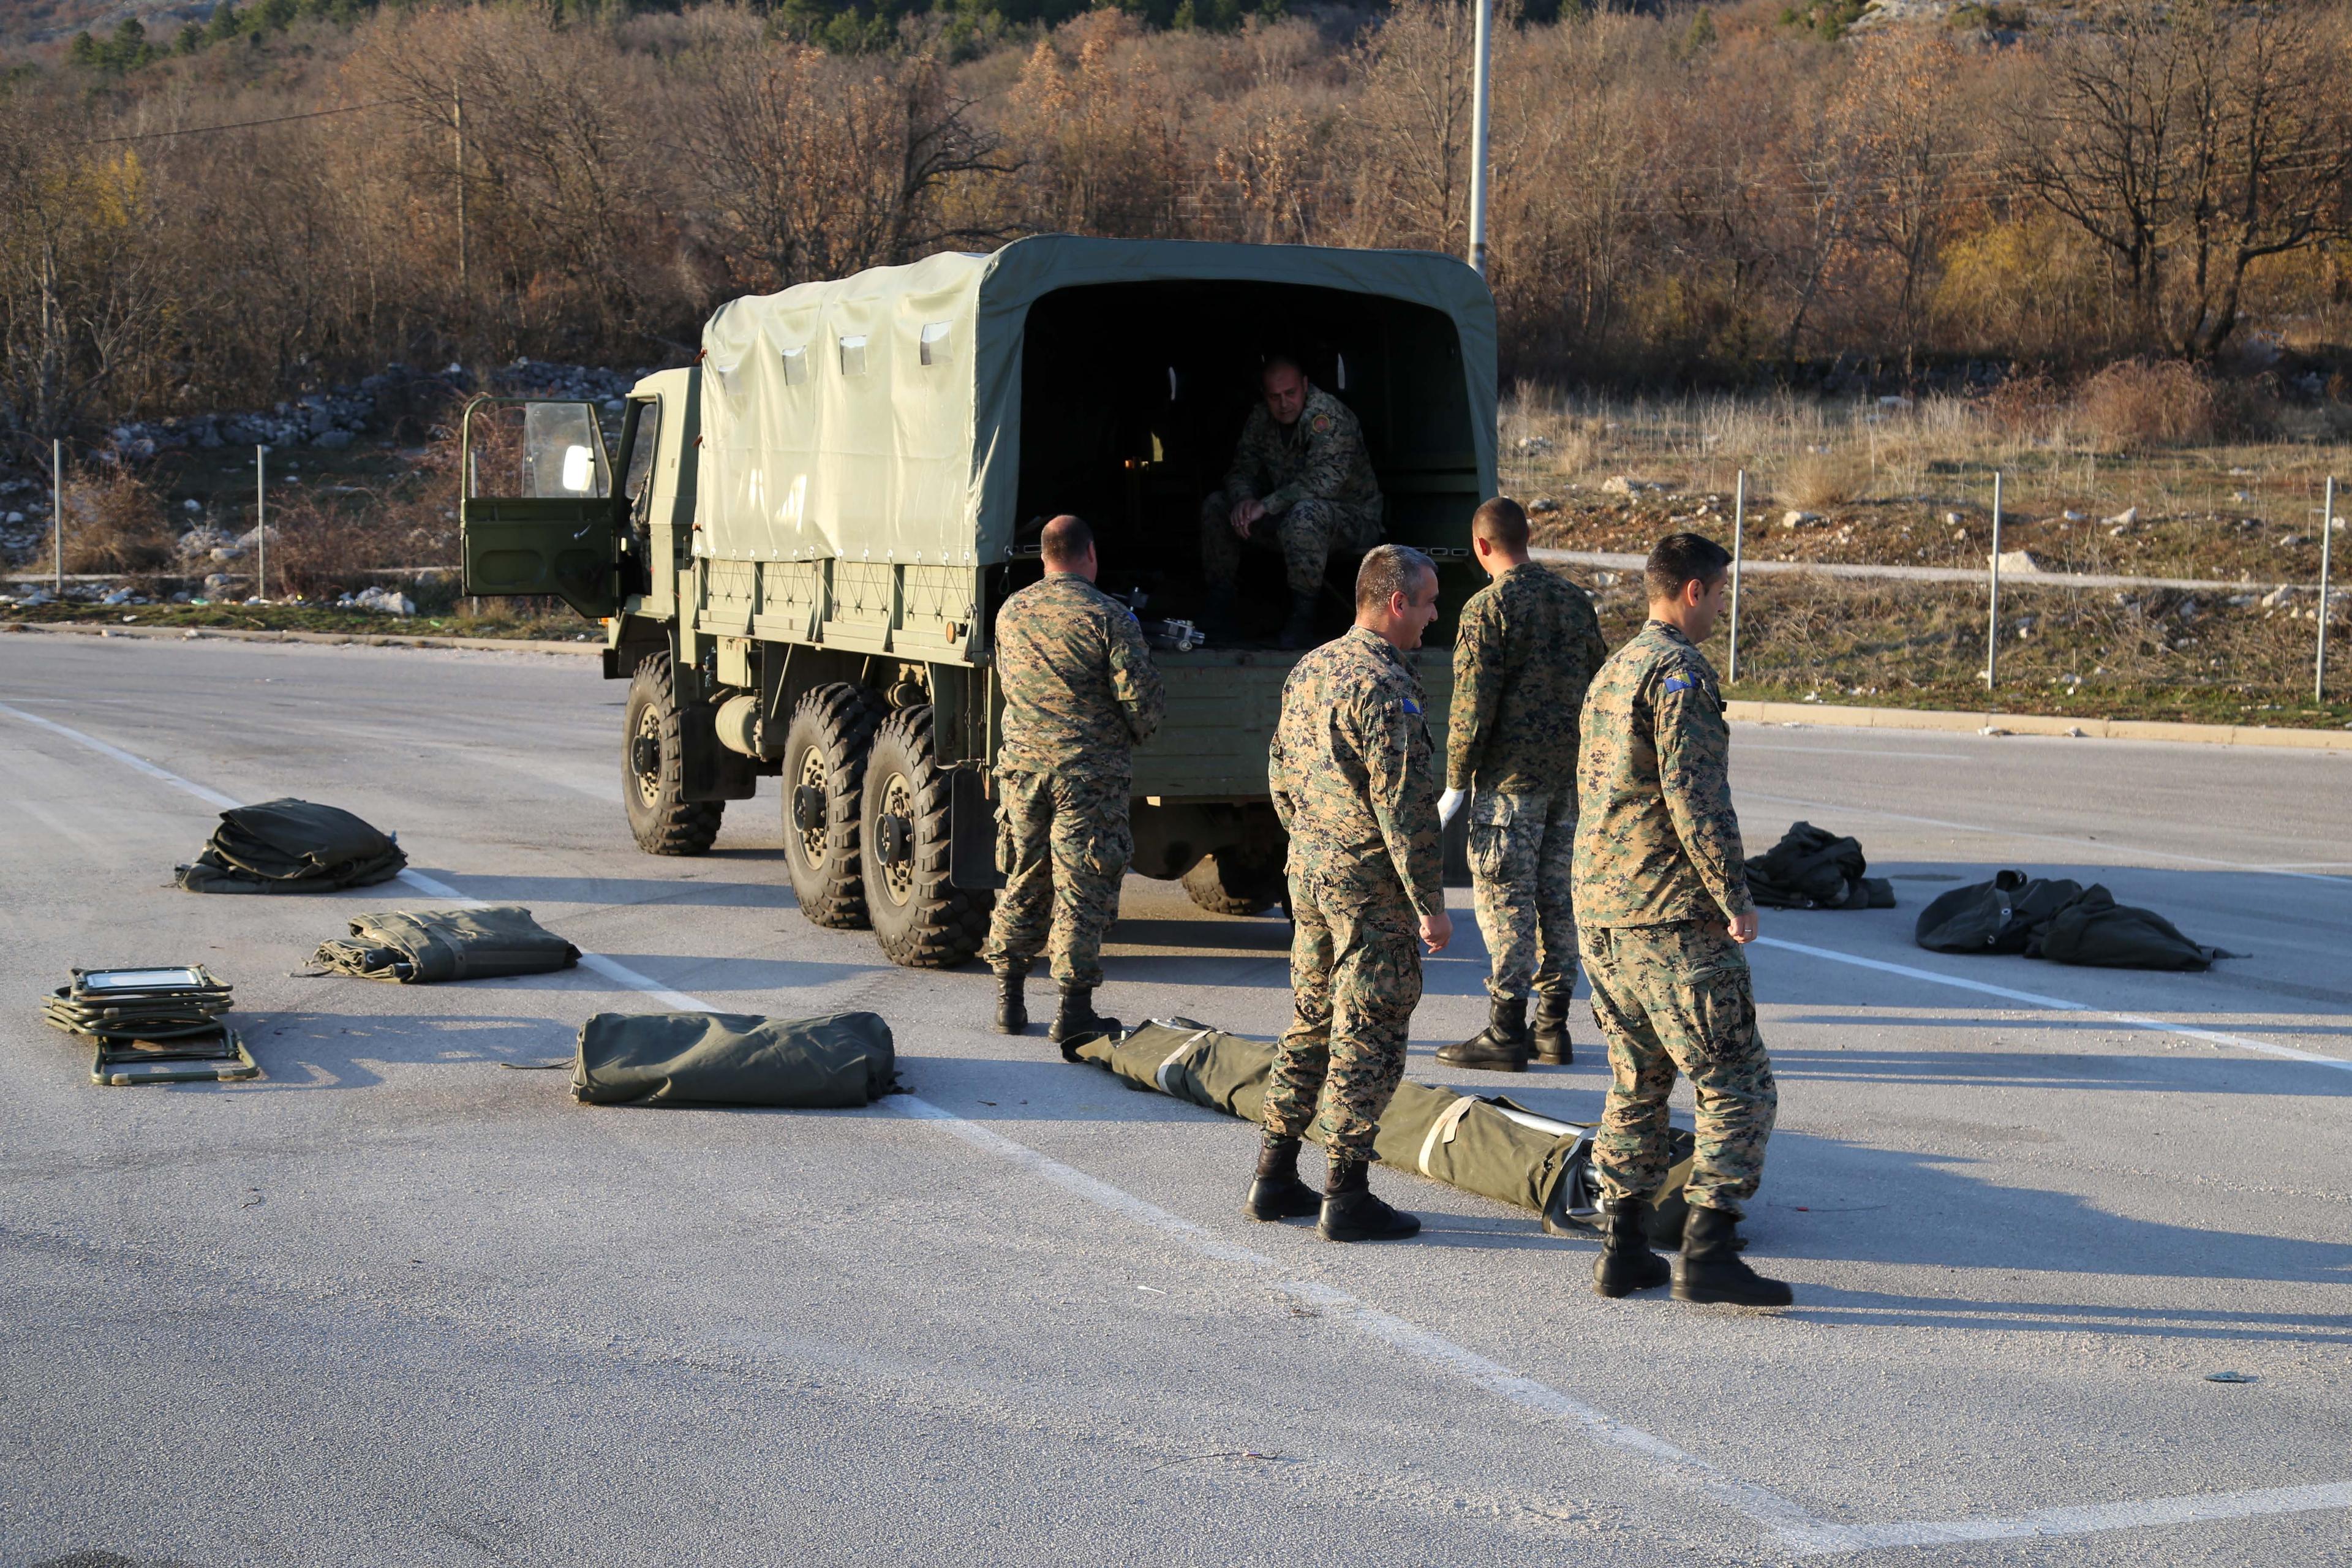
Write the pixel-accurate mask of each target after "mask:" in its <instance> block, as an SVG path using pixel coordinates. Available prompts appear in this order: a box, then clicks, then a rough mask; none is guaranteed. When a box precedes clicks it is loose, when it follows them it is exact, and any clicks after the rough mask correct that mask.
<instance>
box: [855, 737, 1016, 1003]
mask: <svg viewBox="0 0 2352 1568" xmlns="http://www.w3.org/2000/svg"><path fill="white" fill-rule="evenodd" d="M954 779H955V775H954V774H953V773H950V772H949V771H948V770H947V769H945V768H942V767H940V765H939V764H938V763H936V762H934V761H933V760H932V755H931V710H930V708H929V705H928V704H926V705H924V706H922V707H917V708H903V709H900V710H898V712H896V713H893V714H891V715H890V717H889V718H888V719H887V720H885V721H883V723H882V727H881V729H879V730H878V731H876V732H875V735H874V749H873V751H872V752H869V753H868V754H867V757H866V802H865V809H864V811H863V812H862V814H861V816H860V826H859V833H858V854H859V858H860V859H861V861H862V862H863V865H864V867H865V880H866V917H867V918H868V919H869V920H870V921H872V922H873V925H874V940H875V941H876V942H878V943H880V944H881V948H882V952H883V956H884V957H886V958H887V959H889V961H890V962H891V963H898V964H904V965H905V966H906V967H908V969H951V968H953V967H954V966H955V965H957V964H959V963H963V962H964V961H965V960H966V959H968V958H970V957H971V955H972V954H973V953H975V952H979V951H980V944H981V942H982V940H983V939H985V938H986V937H987V935H988V915H989V910H991V908H992V907H993V906H994V904H995V901H996V895H995V894H993V893H992V892H989V891H987V890H986V889H966V888H959V887H957V886H956V885H955V884H954V882H953V881H952V880H950V877H949V864H950V847H949V845H950V840H949V837H948V813H949V802H950V800H951V799H952V798H953V796H954V794H955V790H954Z"/></svg>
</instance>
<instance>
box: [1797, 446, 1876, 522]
mask: <svg viewBox="0 0 2352 1568" xmlns="http://www.w3.org/2000/svg"><path fill="white" fill-rule="evenodd" d="M1870 479H1871V465H1867V464H1865V463H1864V460H1863V459H1862V458H1859V457H1858V456H1856V455H1855V454H1854V453H1853V452H1852V451H1850V450H1848V451H1839V450H1836V449H1834V448H1832V449H1830V450H1826V451H1809V452H1800V453H1798V454H1797V455H1796V456H1795V457H1793V458H1789V459H1788V460H1787V461H1785V462H1783V463H1782V464H1781V465H1780V471H1779V472H1778V473H1776V474H1775V475H1774V476H1773V479H1772V492H1773V494H1774V495H1775V496H1777V497H1778V498H1779V499H1780V500H1784V501H1786V502H1788V503H1789V504H1790V506H1795V507H1802V508H1804V509H1805V510H1817V509H1819V508H1822V507H1832V506H1843V504H1844V503H1846V502H1847V501H1850V500H1861V499H1862V497H1863V495H1864V493H1865V492H1866V490H1867V489H1868V487H1869V483H1870Z"/></svg>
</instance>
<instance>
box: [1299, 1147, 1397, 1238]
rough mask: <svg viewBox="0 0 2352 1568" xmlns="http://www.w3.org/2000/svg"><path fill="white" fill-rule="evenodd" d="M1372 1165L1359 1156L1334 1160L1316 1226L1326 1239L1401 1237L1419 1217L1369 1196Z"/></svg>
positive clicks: (1370, 1192) (1370, 1194)
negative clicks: (1416, 1217)
mask: <svg viewBox="0 0 2352 1568" xmlns="http://www.w3.org/2000/svg"><path fill="white" fill-rule="evenodd" d="M1371 1174H1372V1168H1371V1167H1370V1165H1368V1164H1366V1163H1364V1162H1363V1161H1361V1160H1333V1161H1332V1162H1331V1164H1330V1177H1329V1184H1328V1185H1327V1186H1326V1187H1325V1188H1324V1191H1323V1218H1322V1220H1321V1221H1320V1222H1319V1223H1318V1224H1317V1226H1316V1227H1315V1228H1316V1230H1317V1231H1318V1232H1319V1233H1320V1234H1321V1235H1322V1237H1323V1239H1324V1240H1326V1241H1402V1240H1403V1239H1404V1238H1405V1237H1408V1236H1411V1235H1412V1234H1413V1233H1414V1232H1415V1231H1417V1230H1419V1229H1420V1228H1421V1221H1419V1220H1418V1219H1415V1218H1414V1217H1413V1216H1412V1215H1409V1214H1404V1213H1402V1212H1400V1211H1398V1210H1396V1209H1392V1208H1391V1207H1389V1205H1386V1204H1384V1203H1382V1202H1381V1200H1380V1199H1378V1198H1376V1197H1374V1196H1372V1184H1371Z"/></svg>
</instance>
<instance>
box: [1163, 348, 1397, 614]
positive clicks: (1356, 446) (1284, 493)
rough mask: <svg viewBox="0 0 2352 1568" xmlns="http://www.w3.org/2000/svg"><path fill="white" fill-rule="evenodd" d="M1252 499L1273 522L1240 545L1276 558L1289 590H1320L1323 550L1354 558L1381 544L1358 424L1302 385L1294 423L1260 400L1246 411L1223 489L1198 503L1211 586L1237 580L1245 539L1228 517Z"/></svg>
mask: <svg viewBox="0 0 2352 1568" xmlns="http://www.w3.org/2000/svg"><path fill="white" fill-rule="evenodd" d="M1245 500H1259V501H1263V502H1265V510H1266V514H1267V516H1269V517H1272V518H1273V519H1275V520H1276V521H1275V526H1274V527H1271V528H1269V527H1267V526H1266V523H1265V519H1263V518H1261V519H1260V520H1259V521H1257V522H1256V523H1255V524H1253V525H1252V526H1251V528H1250V536H1249V540H1248V542H1249V543H1251V544H1254V545H1256V546H1258V547H1260V548H1262V549H1267V550H1273V549H1279V550H1280V551H1281V552H1282V560H1283V569H1284V574H1285V576H1286V577H1287V578H1288V580H1289V583H1290V591H1291V592H1292V593H1294V594H1318V593H1320V592H1322V589H1323V563H1325V562H1326V561H1328V559H1329V558H1330V555H1331V552H1332V551H1334V550H1347V551H1349V552H1355V553H1358V554H1360V553H1362V552H1364V551H1367V550H1370V548H1371V547H1372V546H1373V545H1375V544H1378V543H1379V542H1381V487H1380V481H1379V480H1378V479H1374V478H1373V477H1372V460H1371V458H1370V457H1369V456H1368V455H1367V454H1366V453H1365V451H1364V428H1363V426H1361V425H1360V424H1358V423H1357V422H1356V416H1355V412H1354V411H1353V410H1352V409H1350V408H1349V406H1348V405H1346V404H1344V403H1342V402H1340V401H1339V399H1338V398H1336V397H1334V396H1332V395H1330V394H1329V393H1328V392H1325V391H1323V390H1322V389H1321V388H1320V387H1318V386H1315V385H1312V384H1309V385H1308V387H1307V402H1306V405H1305V406H1303V407H1302V408H1300V410H1299V411H1298V419H1297V423H1295V424H1292V425H1288V426H1283V425H1277V424H1276V423H1275V420H1274V416H1273V415H1271V414H1268V413H1267V412H1266V411H1265V404H1263V403H1260V404H1259V405H1257V406H1256V407H1255V408H1253V409H1251V410H1250V416H1249V421H1248V423H1246V424H1244V426H1242V438H1241V444H1240V446H1239V447H1236V448H1235V449H1234V465H1233V468H1232V469H1231V470H1230V471H1229V472H1228V473H1227V474H1226V475H1225V488H1224V489H1222V490H1220V491H1218V492H1217V493H1216V494H1214V495H1213V496H1211V497H1209V499H1208V500H1204V501H1202V503H1201V571H1202V575H1203V577H1204V578H1205V579H1206V581H1207V582H1208V583H1209V584H1210V585H1211V586H1213V587H1214V586H1222V585H1230V584H1232V583H1233V582H1234V579H1235V578H1236V577H1238V576H1239V575H1240V574H1241V569H1242V544H1243V540H1242V537H1241V535H1239V534H1237V533H1235V532H1234V525H1233V515H1232V514H1233V510H1234V507H1236V506H1239V505H1240V504H1241V503H1242V502H1244V501H1245Z"/></svg>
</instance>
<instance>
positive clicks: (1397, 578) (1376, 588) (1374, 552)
mask: <svg viewBox="0 0 2352 1568" xmlns="http://www.w3.org/2000/svg"><path fill="white" fill-rule="evenodd" d="M1424 573H1425V574H1428V575H1429V576H1430V577H1432V578H1434V577H1435V576H1436V575H1437V563H1436V562H1434V561H1432V560H1431V559H1430V558H1429V557H1428V556H1426V555H1423V553H1422V552H1420V551H1418V550H1415V549H1414V548H1413V547H1412V545H1410V544H1375V545H1373V546H1372V547H1371V548H1370V550H1368V551H1366V552H1364V563H1363V564H1362V565H1361V566H1359V567H1358V568H1356V613H1357V614H1359V615H1361V614H1362V613H1363V612H1364V611H1366V610H1377V609H1381V608H1382V607H1383V606H1385V605H1387V604H1388V602H1389V595H1391V594H1402V595H1404V596H1405V597H1406V598H1408V599H1410V598H1412V596H1413V595H1414V593H1416V592H1417V591H1418V590H1419V589H1420V587H1421V580H1422V576H1423V574H1424Z"/></svg>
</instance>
